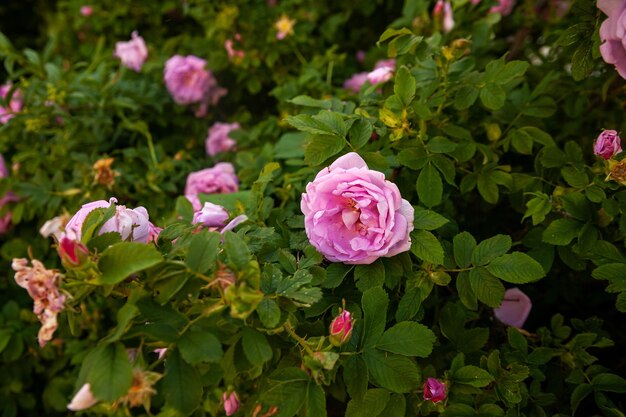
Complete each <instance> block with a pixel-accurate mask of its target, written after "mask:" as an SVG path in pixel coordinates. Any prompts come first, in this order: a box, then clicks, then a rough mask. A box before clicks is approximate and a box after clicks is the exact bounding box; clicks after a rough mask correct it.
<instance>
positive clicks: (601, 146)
mask: <svg viewBox="0 0 626 417" xmlns="http://www.w3.org/2000/svg"><path fill="white" fill-rule="evenodd" d="M621 151H622V140H621V139H620V137H619V136H618V135H617V132H616V131H615V130H605V131H603V132H602V133H600V135H599V136H598V139H596V143H594V145H593V153H594V154H596V155H598V156H600V157H602V158H604V159H611V158H612V157H613V156H615V155H616V154H618V153H620V152H621Z"/></svg>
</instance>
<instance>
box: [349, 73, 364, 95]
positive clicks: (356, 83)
mask: <svg viewBox="0 0 626 417" xmlns="http://www.w3.org/2000/svg"><path fill="white" fill-rule="evenodd" d="M366 81H367V72H358V73H356V74H354V75H353V76H352V77H350V78H348V79H347V80H346V81H344V83H343V88H345V89H346V90H352V91H353V92H355V93H358V92H359V91H360V90H361V87H362V86H363V84H365V82H366Z"/></svg>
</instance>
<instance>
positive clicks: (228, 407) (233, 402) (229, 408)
mask: <svg viewBox="0 0 626 417" xmlns="http://www.w3.org/2000/svg"><path fill="white" fill-rule="evenodd" d="M222 401H224V411H225V412H226V415H227V416H232V415H233V414H235V413H236V412H237V410H239V406H240V405H241V403H240V402H239V397H238V396H237V393H236V392H235V391H233V392H231V393H230V395H229V394H228V393H227V392H225V393H223V394H222Z"/></svg>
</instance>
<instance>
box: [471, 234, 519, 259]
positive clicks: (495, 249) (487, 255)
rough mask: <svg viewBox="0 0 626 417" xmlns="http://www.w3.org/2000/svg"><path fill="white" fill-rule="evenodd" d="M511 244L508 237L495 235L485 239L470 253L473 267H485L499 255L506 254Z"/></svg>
mask: <svg viewBox="0 0 626 417" xmlns="http://www.w3.org/2000/svg"><path fill="white" fill-rule="evenodd" d="M512 244H513V242H512V241H511V237H510V236H508V235H495V236H493V237H490V238H489V239H485V240H483V241H482V242H480V243H479V244H478V246H476V248H475V249H474V251H473V252H472V262H473V264H474V265H486V264H488V263H489V262H491V261H493V260H494V259H496V258H497V257H498V256H500V255H504V254H505V253H507V252H508V251H509V250H510V249H511V246H512Z"/></svg>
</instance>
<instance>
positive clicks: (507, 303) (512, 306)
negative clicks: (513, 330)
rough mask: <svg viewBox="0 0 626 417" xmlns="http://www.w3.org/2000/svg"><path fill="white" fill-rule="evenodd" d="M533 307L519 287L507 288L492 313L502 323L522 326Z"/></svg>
mask: <svg viewBox="0 0 626 417" xmlns="http://www.w3.org/2000/svg"><path fill="white" fill-rule="evenodd" d="M532 308H533V303H532V301H531V300H530V298H528V296H527V295H526V294H524V293H523V292H522V290H520V289H519V288H509V289H508V290H506V292H505V293H504V300H503V301H502V304H501V305H500V307H498V308H496V309H495V310H494V311H493V313H494V314H495V316H496V317H497V318H498V320H500V321H501V322H502V323H504V324H506V325H508V326H513V327H522V326H524V323H525V322H526V319H527V318H528V315H529V314H530V310H531V309H532Z"/></svg>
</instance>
